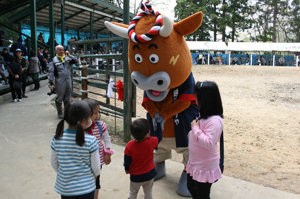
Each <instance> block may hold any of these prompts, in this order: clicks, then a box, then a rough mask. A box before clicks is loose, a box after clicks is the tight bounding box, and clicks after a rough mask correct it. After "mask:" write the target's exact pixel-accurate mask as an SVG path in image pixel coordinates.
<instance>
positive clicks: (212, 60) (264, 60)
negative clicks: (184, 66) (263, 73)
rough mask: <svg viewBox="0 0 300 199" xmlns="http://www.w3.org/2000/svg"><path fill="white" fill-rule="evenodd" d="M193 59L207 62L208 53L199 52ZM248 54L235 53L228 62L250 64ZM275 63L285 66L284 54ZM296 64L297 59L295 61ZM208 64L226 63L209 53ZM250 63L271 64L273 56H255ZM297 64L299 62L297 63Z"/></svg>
mask: <svg viewBox="0 0 300 199" xmlns="http://www.w3.org/2000/svg"><path fill="white" fill-rule="evenodd" d="M195 61H196V63H197V64H202V65H204V64H208V55H207V54H205V55H204V54H201V53H200V54H199V55H198V56H197V57H196V58H195ZM250 61H251V60H250V56H249V54H248V53H246V55H241V56H239V58H238V56H237V55H235V56H234V57H233V58H232V59H231V62H230V64H231V65H250V64H251V63H250ZM275 61H276V63H275V64H278V66H285V65H286V60H285V59H284V56H280V57H279V58H278V59H277V58H276V60H275ZM295 62H296V64H297V60H296V61H295ZM298 62H299V61H298ZM209 64H215V65H222V64H226V63H225V61H224V59H223V57H222V56H220V55H214V54H212V55H210V56H209ZM252 65H259V66H272V65H273V56H262V55H261V56H257V58H256V57H255V58H254V59H252ZM298 65H299V64H298Z"/></svg>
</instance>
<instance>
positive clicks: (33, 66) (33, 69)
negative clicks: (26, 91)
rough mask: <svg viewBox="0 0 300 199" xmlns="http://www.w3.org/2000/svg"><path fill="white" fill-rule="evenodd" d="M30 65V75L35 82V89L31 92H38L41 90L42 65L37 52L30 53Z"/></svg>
mask: <svg viewBox="0 0 300 199" xmlns="http://www.w3.org/2000/svg"><path fill="white" fill-rule="evenodd" d="M29 65H30V67H29V74H31V78H32V80H33V82H34V89H32V90H31V91H37V90H39V88H40V83H39V71H40V66H41V63H40V61H39V59H38V58H37V57H36V53H35V51H30V58H29Z"/></svg>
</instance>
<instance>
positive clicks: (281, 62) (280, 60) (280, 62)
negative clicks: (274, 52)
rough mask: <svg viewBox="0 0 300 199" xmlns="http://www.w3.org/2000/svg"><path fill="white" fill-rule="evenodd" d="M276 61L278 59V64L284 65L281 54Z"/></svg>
mask: <svg viewBox="0 0 300 199" xmlns="http://www.w3.org/2000/svg"><path fill="white" fill-rule="evenodd" d="M278 61H279V66H284V58H283V56H281V57H280V58H279V60H278Z"/></svg>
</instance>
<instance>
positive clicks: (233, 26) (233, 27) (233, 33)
mask: <svg viewBox="0 0 300 199" xmlns="http://www.w3.org/2000/svg"><path fill="white" fill-rule="evenodd" d="M234 35H235V22H234V21H233V25H232V36H231V41H232V42H234Z"/></svg>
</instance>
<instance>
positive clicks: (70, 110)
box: [54, 100, 91, 146]
mask: <svg viewBox="0 0 300 199" xmlns="http://www.w3.org/2000/svg"><path fill="white" fill-rule="evenodd" d="M90 115H91V108H90V106H89V105H88V104H87V103H86V102H84V101H80V100H76V101H73V102H72V101H71V102H69V103H68V105H67V107H66V108H65V113H64V118H63V119H62V120H61V121H60V122H59V123H58V125H57V128H56V133H55V136H54V138H55V139H59V138H60V137H62V135H63V131H64V121H66V122H67V123H68V124H69V125H70V126H76V127H77V129H76V139H75V141H76V144H77V145H79V146H83V144H84V143H85V140H84V129H83V127H82V126H81V123H80V122H81V121H82V120H87V119H88V118H89V117H90Z"/></svg>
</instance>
